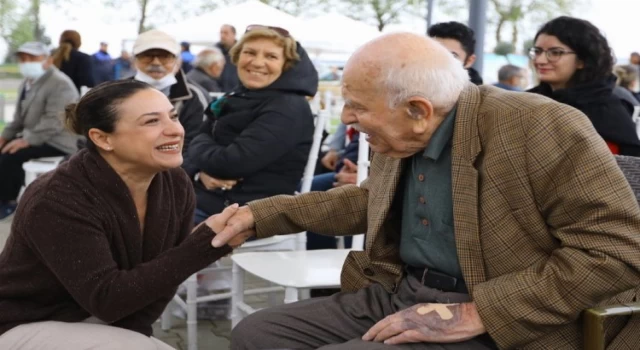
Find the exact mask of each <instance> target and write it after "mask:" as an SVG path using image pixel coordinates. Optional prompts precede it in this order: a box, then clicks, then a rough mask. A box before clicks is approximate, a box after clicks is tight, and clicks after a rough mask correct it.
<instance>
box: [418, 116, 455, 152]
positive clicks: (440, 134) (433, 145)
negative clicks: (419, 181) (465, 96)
mask: <svg viewBox="0 0 640 350" xmlns="http://www.w3.org/2000/svg"><path fill="white" fill-rule="evenodd" d="M457 110H458V105H457V104H456V105H455V106H453V108H452V109H451V111H450V112H449V114H447V116H446V117H445V118H444V120H443V121H442V124H440V126H438V128H437V129H436V131H435V132H434V133H433V136H431V141H429V145H428V146H427V148H425V150H424V153H423V154H422V156H423V157H424V158H430V159H433V160H438V158H440V154H442V151H443V150H444V148H445V147H446V146H447V144H449V141H451V138H452V137H453V127H454V125H455V123H454V122H455V120H456V111H457Z"/></svg>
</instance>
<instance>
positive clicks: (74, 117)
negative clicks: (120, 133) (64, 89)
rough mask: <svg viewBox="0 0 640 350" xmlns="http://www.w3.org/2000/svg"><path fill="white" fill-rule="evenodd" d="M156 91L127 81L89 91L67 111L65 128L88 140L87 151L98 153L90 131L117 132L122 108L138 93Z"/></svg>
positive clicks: (137, 82)
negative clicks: (125, 101) (121, 105)
mask: <svg viewBox="0 0 640 350" xmlns="http://www.w3.org/2000/svg"><path fill="white" fill-rule="evenodd" d="M146 89H153V88H152V87H151V85H149V84H147V83H143V82H141V81H138V80H133V79H125V80H114V81H108V82H106V83H102V84H100V85H98V86H96V87H94V88H93V89H91V90H89V92H87V93H86V94H85V95H84V96H83V97H82V98H81V99H80V101H78V103H72V104H69V105H67V106H66V107H65V110H64V111H65V125H66V126H67V128H68V129H69V130H71V131H73V132H74V133H76V134H78V135H82V136H84V137H85V138H86V139H87V147H88V148H91V149H95V145H94V144H93V142H92V141H91V139H90V138H89V130H91V129H94V128H95V129H98V130H102V131H104V132H106V133H111V132H113V131H114V130H115V127H116V122H117V121H118V106H119V105H120V103H121V102H122V101H123V100H125V99H127V98H129V97H131V96H132V95H134V94H135V93H137V92H139V91H142V90H146Z"/></svg>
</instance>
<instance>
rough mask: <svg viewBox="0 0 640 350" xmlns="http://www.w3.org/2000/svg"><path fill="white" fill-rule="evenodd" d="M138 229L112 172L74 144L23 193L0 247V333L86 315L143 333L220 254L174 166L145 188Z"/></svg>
mask: <svg viewBox="0 0 640 350" xmlns="http://www.w3.org/2000/svg"><path fill="white" fill-rule="evenodd" d="M148 198H149V200H148V204H147V212H146V218H145V226H144V232H141V231H140V222H139V220H138V215H137V211H136V207H135V204H134V203H133V200H132V198H131V194H130V192H129V190H128V189H127V186H126V185H125V183H124V182H123V181H122V179H121V178H120V176H119V175H118V174H117V173H116V172H115V171H114V170H113V169H112V168H111V167H110V166H109V164H108V163H107V162H106V161H105V160H104V159H103V158H102V157H101V156H100V155H99V154H98V153H96V152H95V151H90V150H87V149H85V150H82V151H80V152H78V153H77V154H75V155H74V156H73V157H71V159H70V160H69V161H67V162H65V163H63V164H61V165H60V166H59V167H58V168H57V169H56V170H55V171H53V172H50V173H47V174H45V175H42V176H40V177H38V179H37V180H35V181H34V182H33V183H32V184H31V185H29V187H28V188H27V190H26V191H25V193H24V196H23V197H22V200H20V204H19V205H18V210H17V212H16V216H15V218H14V219H13V224H12V226H11V235H10V236H9V239H8V240H7V244H6V246H5V248H4V251H3V252H2V254H0V281H2V282H1V283H0V310H1V311H0V335H1V334H2V333H4V332H6V331H8V330H9V329H11V328H13V327H15V326H18V325H20V324H24V323H31V322H39V321H47V320H49V321H63V322H79V321H82V320H84V319H86V318H88V317H90V316H94V317H96V318H98V319H100V320H102V321H104V322H106V323H108V324H110V325H112V326H115V327H121V328H126V329H130V330H133V331H136V332H140V333H142V334H145V335H151V333H152V330H151V325H152V324H153V323H154V322H155V321H156V320H157V319H158V317H160V314H162V311H163V310H164V308H165V307H166V305H167V303H168V302H169V301H170V300H171V298H172V297H173V296H174V294H175V292H176V289H177V287H178V285H179V284H180V283H181V282H183V281H184V280H185V279H186V278H187V277H189V276H190V275H191V274H193V273H195V272H196V271H198V270H200V269H202V268H204V267H205V266H207V265H209V264H211V263H212V262H214V261H216V260H217V259H219V258H220V257H223V256H225V255H227V254H228V253H229V252H230V251H231V248H230V247H229V246H225V247H222V248H219V249H214V248H212V247H211V244H210V242H211V239H212V238H213V236H214V233H213V232H212V231H211V229H209V228H208V226H206V225H202V226H201V227H200V228H199V229H197V230H196V231H195V232H193V233H191V229H192V227H193V213H194V209H195V198H194V193H193V191H192V190H191V183H190V180H189V179H188V178H187V176H186V175H185V173H184V171H183V170H182V169H179V168H178V169H171V170H168V171H164V172H161V173H159V174H157V175H156V176H155V177H154V179H153V181H152V182H151V185H150V187H149V196H148Z"/></svg>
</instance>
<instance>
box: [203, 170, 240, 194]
mask: <svg viewBox="0 0 640 350" xmlns="http://www.w3.org/2000/svg"><path fill="white" fill-rule="evenodd" d="M200 182H202V184H203V185H204V187H205V188H206V189H208V190H210V191H212V190H215V189H217V188H219V189H221V190H223V191H226V190H230V189H232V188H233V186H235V185H236V184H237V183H238V181H237V180H220V179H216V178H215V177H211V176H209V175H207V174H206V173H205V172H203V171H201V172H200Z"/></svg>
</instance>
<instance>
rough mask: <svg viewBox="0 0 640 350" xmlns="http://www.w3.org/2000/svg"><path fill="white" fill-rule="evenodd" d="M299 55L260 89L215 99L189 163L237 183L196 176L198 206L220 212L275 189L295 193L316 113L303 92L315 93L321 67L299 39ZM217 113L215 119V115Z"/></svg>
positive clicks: (191, 167)
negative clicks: (211, 186)
mask: <svg viewBox="0 0 640 350" xmlns="http://www.w3.org/2000/svg"><path fill="white" fill-rule="evenodd" d="M298 54H299V55H300V57H301V61H300V62H298V63H297V64H296V65H295V66H293V68H291V69H289V70H288V71H285V72H283V73H282V75H281V76H280V77H279V78H278V79H277V80H276V81H275V82H273V83H272V84H271V85H269V86H268V87H266V88H264V89H260V90H248V89H246V88H244V87H242V86H240V87H239V88H238V89H236V90H235V91H234V92H233V93H231V94H228V95H226V96H224V97H223V98H221V99H219V100H218V101H216V102H214V103H212V105H211V107H210V108H213V110H215V113H214V114H215V115H212V116H211V117H210V118H209V119H208V120H207V122H205V124H204V126H203V132H202V133H201V134H199V135H198V136H197V137H196V138H195V139H194V140H193V142H192V144H191V146H190V149H189V153H188V156H187V159H186V161H185V165H184V167H185V169H186V170H187V172H188V173H189V175H191V176H192V177H193V176H194V175H195V174H196V173H197V172H199V171H203V172H205V173H206V174H209V175H210V176H213V177H214V178H218V179H234V180H239V183H238V184H237V185H236V186H234V187H233V189H232V190H230V191H222V190H220V189H216V190H213V191H208V190H207V189H205V187H204V186H203V185H202V183H201V182H199V181H198V182H196V184H195V188H196V196H197V199H198V208H199V209H201V210H203V211H205V212H207V213H208V214H210V213H218V212H220V211H221V210H222V209H223V208H224V207H225V205H226V204H233V203H240V204H245V203H247V202H249V201H252V200H254V199H259V198H265V197H270V196H274V195H277V194H293V193H294V191H295V190H296V187H297V185H298V183H299V182H300V179H301V178H302V173H303V171H304V167H305V165H306V163H307V158H308V156H309V151H310V149H311V142H312V139H313V130H314V126H313V115H312V113H311V108H310V107H309V103H308V102H307V100H306V99H305V96H313V95H315V93H316V91H317V88H318V73H317V72H316V70H315V68H314V67H313V64H312V63H311V60H310V59H309V56H307V53H306V52H305V51H304V49H303V48H302V47H301V46H300V45H298ZM214 119H215V120H214Z"/></svg>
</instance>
